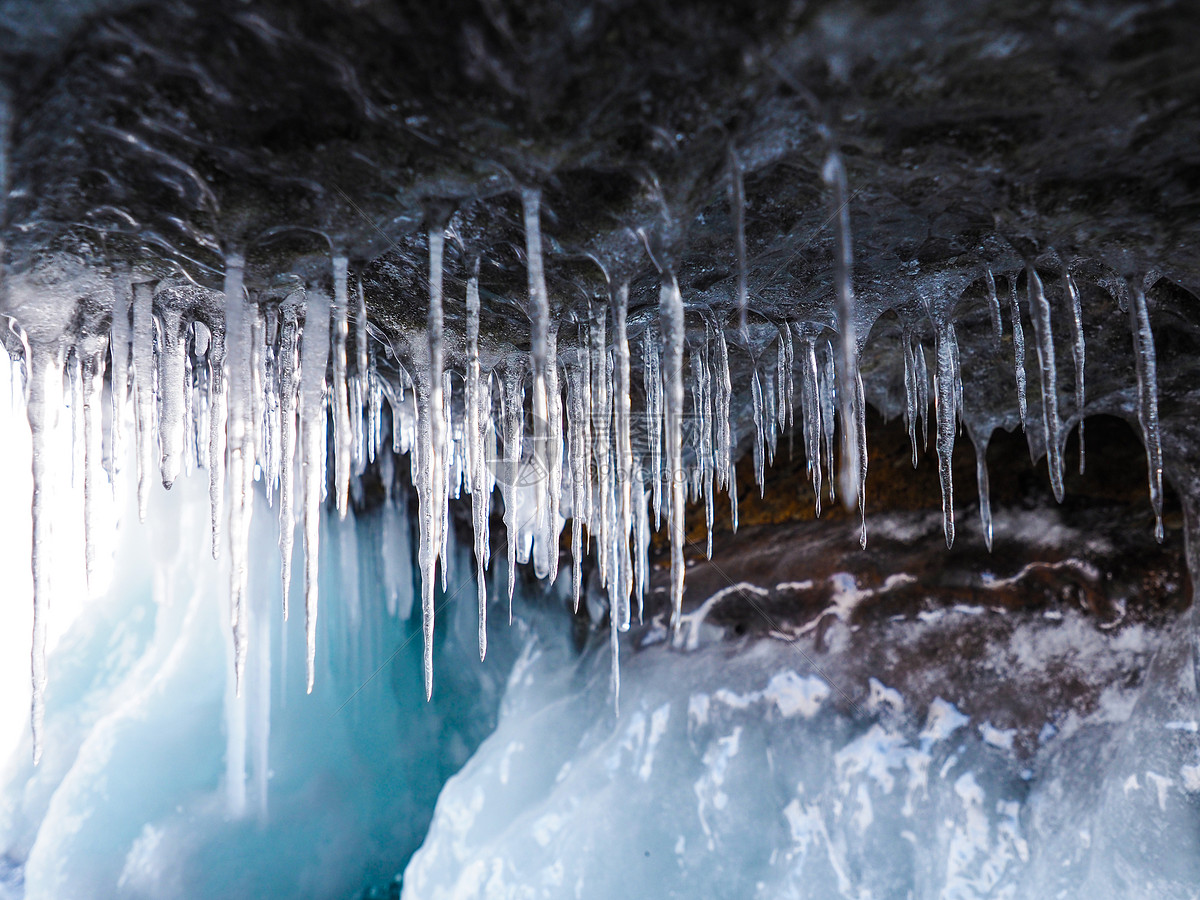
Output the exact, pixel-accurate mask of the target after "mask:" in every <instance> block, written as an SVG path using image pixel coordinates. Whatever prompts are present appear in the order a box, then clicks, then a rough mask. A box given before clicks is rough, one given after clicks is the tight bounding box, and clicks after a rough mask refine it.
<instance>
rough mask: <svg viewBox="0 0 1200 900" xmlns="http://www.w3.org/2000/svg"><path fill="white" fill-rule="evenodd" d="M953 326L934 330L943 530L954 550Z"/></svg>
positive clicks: (954, 426)
mask: <svg viewBox="0 0 1200 900" xmlns="http://www.w3.org/2000/svg"><path fill="white" fill-rule="evenodd" d="M955 343H956V342H955V339H954V326H953V325H941V326H940V327H939V328H938V330H937V377H936V378H935V379H934V381H935V386H936V387H937V394H936V399H935V403H936V407H937V455H938V473H939V475H940V477H941V481H942V528H943V530H944V531H945V534H946V546H947V547H952V546H954V467H953V462H952V461H953V457H954V434H955V431H956V430H957V422H956V421H955V413H956V412H957V403H956V399H955V396H954V382H955V378H956V377H957V376H956V373H955V365H954V364H955V359H956V357H957V349H956V347H955Z"/></svg>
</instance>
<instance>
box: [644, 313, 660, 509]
mask: <svg viewBox="0 0 1200 900" xmlns="http://www.w3.org/2000/svg"><path fill="white" fill-rule="evenodd" d="M660 366H661V359H660V357H659V353H658V343H657V341H656V340H655V335H654V334H653V332H652V331H651V329H650V328H649V327H647V328H646V331H645V332H644V334H643V335H642V377H643V383H644V386H645V390H646V441H647V443H648V444H649V445H650V446H649V453H650V502H651V504H652V506H653V507H654V527H655V529H656V530H657V529H658V527H659V524H660V522H661V517H660V512H661V509H662V402H663V396H662V373H661V372H660Z"/></svg>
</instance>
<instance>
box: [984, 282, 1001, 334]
mask: <svg viewBox="0 0 1200 900" xmlns="http://www.w3.org/2000/svg"><path fill="white" fill-rule="evenodd" d="M983 272H984V277H985V279H986V281H987V292H988V315H989V316H990V317H991V320H992V339H993V340H994V342H995V346H996V350H997V351H999V350H1000V343H1001V341H1003V340H1004V323H1003V322H1002V321H1001V320H1000V296H999V295H998V294H997V293H996V276H995V275H993V274H992V270H991V269H984V270H983Z"/></svg>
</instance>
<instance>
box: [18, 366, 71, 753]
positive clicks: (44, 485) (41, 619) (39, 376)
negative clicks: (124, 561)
mask: <svg viewBox="0 0 1200 900" xmlns="http://www.w3.org/2000/svg"><path fill="white" fill-rule="evenodd" d="M30 357H31V358H30V360H29V400H28V403H27V404H26V407H25V413H26V415H27V416H28V418H29V430H30V433H31V434H32V437H33V506H32V511H33V547H32V562H33V648H32V654H31V665H30V670H31V674H32V677H33V699H32V704H31V713H32V718H31V721H32V728H33V764H34V765H35V766H36V765H37V764H38V762H39V761H40V760H41V758H42V744H43V740H44V735H43V730H44V727H43V726H44V723H45V716H46V681H47V675H46V625H47V622H46V617H47V614H48V612H49V607H50V588H51V584H50V581H51V575H50V570H51V559H50V547H51V543H52V541H51V531H52V528H53V525H52V522H51V518H52V514H51V509H52V504H51V502H50V493H51V490H52V488H51V481H50V479H51V476H52V474H53V473H52V471H51V469H52V467H51V464H50V462H51V461H50V448H49V446H48V438H49V436H50V432H51V431H52V430H53V429H54V423H55V421H56V419H57V417H58V410H59V408H60V406H61V405H62V351H61V350H60V349H59V348H58V347H57V346H56V345H53V344H39V343H31V345H30Z"/></svg>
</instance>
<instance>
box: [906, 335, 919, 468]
mask: <svg viewBox="0 0 1200 900" xmlns="http://www.w3.org/2000/svg"><path fill="white" fill-rule="evenodd" d="M916 369H917V361H916V356H915V355H914V354H913V347H912V338H911V337H910V336H909V335H908V334H907V332H906V333H905V335H904V424H905V425H906V426H907V427H908V442H909V444H911V445H912V464H913V468H914V469H915V468H916V467H917V373H916Z"/></svg>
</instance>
